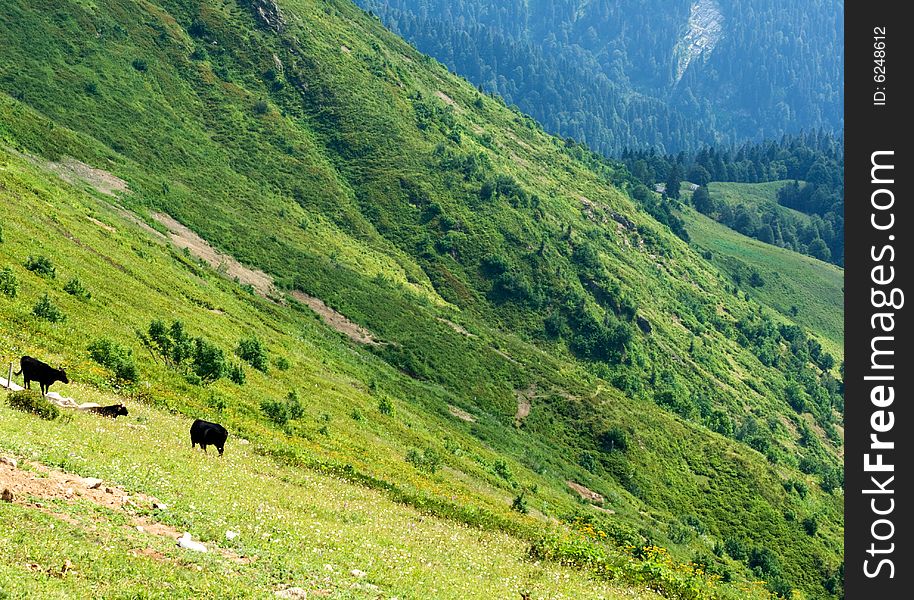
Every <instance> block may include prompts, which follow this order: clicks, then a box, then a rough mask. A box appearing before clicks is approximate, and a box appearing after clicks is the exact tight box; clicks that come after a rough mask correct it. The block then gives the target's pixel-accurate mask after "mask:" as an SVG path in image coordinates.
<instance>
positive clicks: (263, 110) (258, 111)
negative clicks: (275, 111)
mask: <svg viewBox="0 0 914 600" xmlns="http://www.w3.org/2000/svg"><path fill="white" fill-rule="evenodd" d="M269 110H270V105H269V104H267V102H266V100H258V101H257V102H255V103H254V114H255V115H265V114H267V111H269Z"/></svg>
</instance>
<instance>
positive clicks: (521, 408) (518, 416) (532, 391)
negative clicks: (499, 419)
mask: <svg viewBox="0 0 914 600" xmlns="http://www.w3.org/2000/svg"><path fill="white" fill-rule="evenodd" d="M514 395H515V396H516V397H517V412H516V413H514V422H515V423H517V424H518V425H519V424H520V423H522V422H523V420H524V419H526V418H527V416H529V415H530V411H531V410H532V408H533V399H534V398H536V397H537V393H536V386H535V385H531V386H530V387H528V388H527V389H525V390H514Z"/></svg>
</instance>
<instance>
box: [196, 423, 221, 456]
mask: <svg viewBox="0 0 914 600" xmlns="http://www.w3.org/2000/svg"><path fill="white" fill-rule="evenodd" d="M226 438H228V431H226V429H225V427H223V426H222V425H220V424H219V423H210V422H209V421H204V420H202V419H197V420H196V421H194V424H193V425H191V426H190V447H191V448H193V447H194V446H196V445H197V444H200V447H201V448H203V451H204V452H206V447H207V446H215V447H216V449H217V450H218V451H219V456H222V451H223V449H224V448H225V440H226Z"/></svg>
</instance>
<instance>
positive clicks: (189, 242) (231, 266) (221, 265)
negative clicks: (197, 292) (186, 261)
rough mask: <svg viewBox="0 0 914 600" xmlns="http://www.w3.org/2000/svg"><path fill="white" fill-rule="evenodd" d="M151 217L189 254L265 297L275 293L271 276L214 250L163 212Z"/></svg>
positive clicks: (172, 240)
mask: <svg viewBox="0 0 914 600" xmlns="http://www.w3.org/2000/svg"><path fill="white" fill-rule="evenodd" d="M152 217H153V218H154V219H155V220H156V221H158V222H159V223H161V224H162V225H164V226H165V227H166V228H167V229H168V232H169V235H168V237H169V239H170V240H171V243H173V244H174V245H175V246H177V247H178V248H182V249H184V248H187V250H188V251H189V252H190V253H191V254H193V255H194V256H196V257H197V258H199V259H201V260H203V261H204V262H206V263H207V264H208V265H210V266H211V267H213V268H214V269H216V270H217V271H219V272H221V273H225V275H226V276H228V277H229V278H230V279H237V280H238V281H239V282H240V283H243V284H247V285H250V286H252V287H253V288H254V291H256V292H257V293H258V294H260V295H261V296H263V297H265V298H266V297H269V296H271V295H276V289H275V287H274V286H273V278H272V277H270V276H269V275H267V274H266V273H264V272H263V271H259V270H257V269H251V268H250V267H246V266H244V265H242V264H241V263H240V262H238V261H237V260H235V259H234V258H233V257H232V256H229V255H228V254H225V253H223V252H220V251H219V250H216V249H215V248H213V247H212V246H211V245H210V243H209V242H207V241H206V240H204V239H203V238H201V237H200V236H199V235H197V234H196V233H194V232H193V231H191V230H190V229H189V228H187V227H185V226H184V225H182V224H181V223H179V222H178V221H177V220H175V219H173V218H172V217H170V216H169V215H166V214H165V213H153V214H152Z"/></svg>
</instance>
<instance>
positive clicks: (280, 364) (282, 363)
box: [273, 356, 292, 371]
mask: <svg viewBox="0 0 914 600" xmlns="http://www.w3.org/2000/svg"><path fill="white" fill-rule="evenodd" d="M273 364H275V365H276V368H277V369H279V370H280V371H288V370H289V369H290V368H291V367H292V363H290V362H289V359H288V358H286V357H285V356H280V357H278V358H277V359H276V360H275V361H273Z"/></svg>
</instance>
